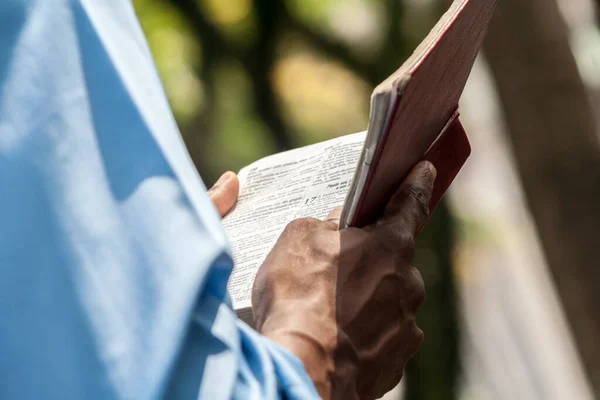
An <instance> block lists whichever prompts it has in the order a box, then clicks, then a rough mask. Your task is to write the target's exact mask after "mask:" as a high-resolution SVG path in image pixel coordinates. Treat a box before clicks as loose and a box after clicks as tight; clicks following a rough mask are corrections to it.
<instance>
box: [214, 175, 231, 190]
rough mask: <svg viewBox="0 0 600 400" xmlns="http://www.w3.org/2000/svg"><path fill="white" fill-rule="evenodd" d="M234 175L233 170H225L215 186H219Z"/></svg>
mask: <svg viewBox="0 0 600 400" xmlns="http://www.w3.org/2000/svg"><path fill="white" fill-rule="evenodd" d="M232 176H233V172H231V171H227V172H225V173H224V174H223V175H221V177H220V178H219V180H218V181H217V182H215V184H214V186H213V187H217V186H221V185H223V184H225V183H226V182H227V181H228V180H230V179H231V177H232Z"/></svg>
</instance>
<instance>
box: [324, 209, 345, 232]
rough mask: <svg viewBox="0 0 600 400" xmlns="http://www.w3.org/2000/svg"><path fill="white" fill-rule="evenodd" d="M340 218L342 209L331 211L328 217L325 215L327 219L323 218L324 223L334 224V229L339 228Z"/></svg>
mask: <svg viewBox="0 0 600 400" xmlns="http://www.w3.org/2000/svg"><path fill="white" fill-rule="evenodd" d="M341 216H342V207H336V208H334V209H333V210H331V212H330V213H329V215H327V217H325V220H324V221H325V222H331V223H333V224H335V226H336V228H339V226H340V217H341Z"/></svg>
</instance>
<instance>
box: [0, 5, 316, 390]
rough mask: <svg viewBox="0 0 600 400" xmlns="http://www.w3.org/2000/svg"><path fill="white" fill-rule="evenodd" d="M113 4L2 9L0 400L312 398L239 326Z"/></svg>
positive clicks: (203, 215)
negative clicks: (55, 399) (54, 399)
mask: <svg viewBox="0 0 600 400" xmlns="http://www.w3.org/2000/svg"><path fill="white" fill-rule="evenodd" d="M231 269H232V261H231V257H230V254H229V250H228V246H227V241H226V238H225V235H224V233H223V230H222V228H221V225H220V220H219V217H218V216H217V214H216V212H215V211H214V208H213V205H212V204H211V202H210V200H209V199H208V197H207V195H206V191H205V188H204V186H203V184H202V182H201V180H200V179H199V177H198V176H197V173H196V171H195V168H194V166H193V164H192V163H191V161H190V158H189V155H188V154H187V152H186V149H185V147H184V145H183V143H182V141H181V138H180V135H179V133H178V131H177V128H176V125H175V122H174V120H173V117H172V115H171V112H170V110H169V107H168V104H167V101H166V100H165V96H164V93H163V91H162V89H161V85H160V82H159V79H158V78H157V74H156V72H155V69H154V67H153V63H152V58H151V55H150V53H149V51H148V48H147V46H146V43H145V41H144V38H143V35H142V33H141V30H140V28H139V25H138V23H137V20H136V18H135V15H134V12H133V10H132V7H131V4H130V2H129V1H127V0H102V1H99V0H2V1H1V2H0V315H1V316H2V322H1V323H0V355H1V356H0V398H6V399H9V398H20V399H40V398H57V399H58V398H60V399H84V398H85V399H156V398H173V399H179V398H182V399H183V398H198V397H200V398H205V399H211V400H212V399H229V398H232V397H233V398H243V399H275V398H290V399H291V398H316V397H317V394H316V392H315V389H314V387H313V385H312V383H311V382H310V380H309V379H308V377H307V375H306V373H305V371H304V369H303V367H302V365H301V363H300V362H299V361H298V360H297V359H296V358H295V357H294V356H293V355H291V354H290V353H288V352H287V351H286V350H284V349H282V348H280V347H278V346H277V345H276V344H274V343H271V342H269V341H268V340H266V339H265V338H263V337H261V336H260V335H258V334H257V333H256V332H254V331H252V330H251V329H249V328H248V327H246V326H245V325H244V324H243V323H242V322H240V321H238V319H237V318H236V315H235V313H234V312H233V311H232V310H231V306H230V304H229V301H228V297H227V294H226V282H227V279H228V277H229V275H230V273H231Z"/></svg>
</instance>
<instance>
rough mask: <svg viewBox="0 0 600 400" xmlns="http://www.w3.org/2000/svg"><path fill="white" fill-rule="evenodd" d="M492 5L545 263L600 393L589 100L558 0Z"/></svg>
mask: <svg viewBox="0 0 600 400" xmlns="http://www.w3.org/2000/svg"><path fill="white" fill-rule="evenodd" d="M498 3H499V4H498V9H497V12H496V15H495V18H494V21H493V23H492V26H491V27H490V30H489V33H488V36H487V42H486V43H485V47H484V49H485V53H486V57H487V59H488V60H489V63H490V67H491V70H492V74H493V76H494V79H495V81H496V84H497V89H498V92H499V96H500V100H501V103H502V106H503V108H504V111H505V114H506V121H507V125H508V132H509V136H510V139H511V141H512V145H513V148H514V154H515V157H516V160H517V164H518V167H519V171H520V175H521V179H522V182H523V185H524V189H525V193H526V196H527V199H528V202H529V206H530V209H531V212H532V214H533V216H534V219H535V221H536V224H537V228H538V232H539V235H540V238H541V241H542V245H543V247H544V249H545V253H546V257H547V261H548V264H549V266H550V269H551V270H552V273H553V275H554V278H555V281H556V285H557V288H558V291H559V295H560V297H561V299H562V301H563V304H564V308H565V312H566V315H567V318H568V320H569V322H570V325H571V328H572V331H573V334H574V337H575V339H576V342H577V346H578V348H579V352H580V354H581V357H582V360H583V362H584V365H585V368H586V370H587V373H588V377H589V378H590V381H591V383H592V386H593V387H594V391H595V394H596V396H597V397H598V398H600V234H599V233H598V230H599V229H600V143H599V141H598V137H597V133H596V127H595V122H594V115H593V112H592V107H591V105H590V102H589V100H588V96H587V93H586V90H585V87H584V85H583V82H582V80H581V77H580V76H579V73H578V70H577V67H576V64H575V60H574V57H573V54H572V52H571V49H570V46H569V39H568V30H567V27H566V25H565V22H564V21H563V20H562V17H561V15H560V13H559V9H558V7H557V4H556V2H555V1H554V0H527V1H523V0H501V1H499V2H498ZM524 267H526V266H524Z"/></svg>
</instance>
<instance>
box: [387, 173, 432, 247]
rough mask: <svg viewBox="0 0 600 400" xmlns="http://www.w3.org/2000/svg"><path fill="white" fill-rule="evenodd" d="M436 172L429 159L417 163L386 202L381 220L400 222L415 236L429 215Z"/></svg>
mask: <svg viewBox="0 0 600 400" xmlns="http://www.w3.org/2000/svg"><path fill="white" fill-rule="evenodd" d="M436 174H437V171H436V170H435V167H434V166H433V164H431V163H430V162H429V161H422V162H420V163H418V164H417V165H416V166H415V167H414V168H413V170H412V171H411V172H410V174H409V175H408V177H407V178H406V179H405V180H404V182H403V183H402V185H401V186H400V188H399V189H398V190H397V191H396V193H395V194H394V196H393V197H392V199H391V200H390V202H389V203H388V205H387V207H386V209H385V212H384V217H383V219H382V222H384V223H385V222H391V223H394V224H397V223H401V224H403V225H404V227H405V228H406V229H407V230H408V232H410V233H411V234H412V235H415V236H416V235H417V233H418V232H419V230H420V229H421V227H422V226H423V225H424V224H425V222H427V218H428V217H429V201H430V199H431V194H432V192H433V183H434V182H435V177H436Z"/></svg>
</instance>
